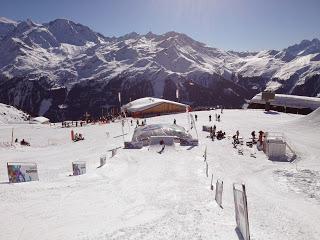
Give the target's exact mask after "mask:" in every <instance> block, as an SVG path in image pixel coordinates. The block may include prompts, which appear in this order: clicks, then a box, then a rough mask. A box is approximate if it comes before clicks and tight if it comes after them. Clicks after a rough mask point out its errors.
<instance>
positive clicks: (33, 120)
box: [30, 116, 50, 124]
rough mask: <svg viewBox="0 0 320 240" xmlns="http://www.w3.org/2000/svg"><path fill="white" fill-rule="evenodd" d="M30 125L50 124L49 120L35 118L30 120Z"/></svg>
mask: <svg viewBox="0 0 320 240" xmlns="http://www.w3.org/2000/svg"><path fill="white" fill-rule="evenodd" d="M30 123H36V124H49V123H50V119H48V118H46V117H42V116H40V117H35V118H32V119H31V121H30Z"/></svg>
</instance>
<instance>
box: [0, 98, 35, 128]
mask: <svg viewBox="0 0 320 240" xmlns="http://www.w3.org/2000/svg"><path fill="white" fill-rule="evenodd" d="M28 117H29V116H28V114H26V113H24V112H22V111H20V110H18V109H16V108H15V107H12V106H10V105H6V104H3V103H0V124H8V123H23V122H25V121H26V120H27V119H28Z"/></svg>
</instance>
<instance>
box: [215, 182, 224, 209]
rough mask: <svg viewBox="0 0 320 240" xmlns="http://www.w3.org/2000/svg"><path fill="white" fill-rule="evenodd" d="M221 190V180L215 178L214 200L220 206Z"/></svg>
mask: <svg viewBox="0 0 320 240" xmlns="http://www.w3.org/2000/svg"><path fill="white" fill-rule="evenodd" d="M222 192H223V181H220V180H217V182H216V196H215V200H216V202H217V203H218V205H219V206H220V207H222Z"/></svg>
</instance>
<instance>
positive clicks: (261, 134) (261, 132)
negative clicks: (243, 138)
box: [259, 130, 264, 145]
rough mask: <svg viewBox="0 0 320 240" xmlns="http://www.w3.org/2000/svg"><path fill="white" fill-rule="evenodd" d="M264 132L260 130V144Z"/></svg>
mask: <svg viewBox="0 0 320 240" xmlns="http://www.w3.org/2000/svg"><path fill="white" fill-rule="evenodd" d="M263 134H264V132H263V131H262V130H260V131H259V143H260V145H262V142H263V141H262V138H263Z"/></svg>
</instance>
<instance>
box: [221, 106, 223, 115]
mask: <svg viewBox="0 0 320 240" xmlns="http://www.w3.org/2000/svg"><path fill="white" fill-rule="evenodd" d="M221 114H223V106H222V105H221Z"/></svg>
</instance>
